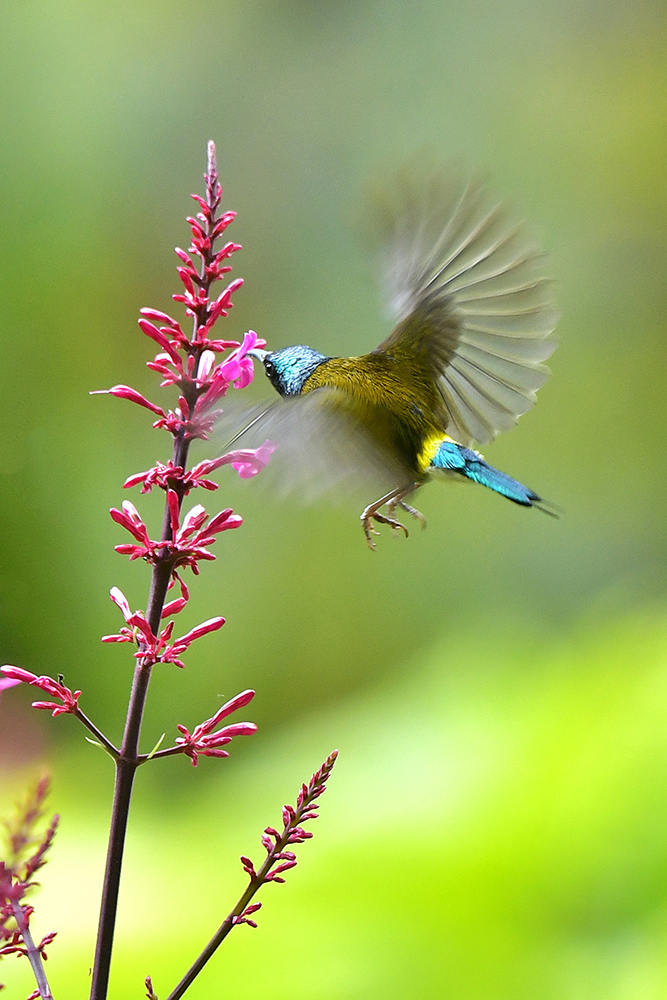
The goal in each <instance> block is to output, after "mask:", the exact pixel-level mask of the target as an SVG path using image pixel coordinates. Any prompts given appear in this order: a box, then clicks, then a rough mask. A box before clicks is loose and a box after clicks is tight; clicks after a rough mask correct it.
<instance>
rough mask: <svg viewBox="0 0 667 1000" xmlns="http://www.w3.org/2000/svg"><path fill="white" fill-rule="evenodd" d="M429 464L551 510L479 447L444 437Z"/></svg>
mask: <svg viewBox="0 0 667 1000" xmlns="http://www.w3.org/2000/svg"><path fill="white" fill-rule="evenodd" d="M430 468H431V469H433V470H435V469H440V470H442V471H444V472H458V473H459V474H460V475H461V476H465V478H466V479H471V480H472V481H473V482H474V483H481V484H482V486H488V487H489V489H491V490H495V492H496V493H500V494H501V495H502V496H504V497H507V499H508V500H512V501H513V502H514V503H518V504H521V505H522V506H523V507H539V508H540V509H541V510H544V511H545V513H547V514H551V513H552V511H550V510H548V509H546V508H545V507H544V506H543V503H544V501H543V500H542V497H540V496H538V494H537V493H534V492H533V491H532V490H529V489H528V487H527V486H524V485H523V483H520V482H518V481H517V480H516V479H512V477H511V476H508V475H506V473H504V472H501V471H500V469H494V467H493V466H492V465H489V463H488V462H486V461H485V460H484V459H483V458H482V456H481V455H479V454H478V453H477V452H476V451H473V450H472V449H471V448H464V447H463V445H460V444H457V443H456V442H455V441H447V440H445V441H443V442H442V443H441V444H440V446H439V447H438V450H437V452H436V453H435V455H434V456H433V458H432V460H431V466H430Z"/></svg>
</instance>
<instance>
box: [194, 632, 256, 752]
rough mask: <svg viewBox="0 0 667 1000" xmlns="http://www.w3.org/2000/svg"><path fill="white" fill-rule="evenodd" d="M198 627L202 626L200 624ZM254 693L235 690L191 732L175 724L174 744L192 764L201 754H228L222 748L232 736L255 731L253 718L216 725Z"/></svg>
mask: <svg viewBox="0 0 667 1000" xmlns="http://www.w3.org/2000/svg"><path fill="white" fill-rule="evenodd" d="M204 624H206V623H204ZM199 627H200V628H203V626H199ZM254 697H255V692H254V691H251V690H248V691H242V692H241V694H237V695H236V697H235V698H232V699H231V701H228V702H227V703H226V704H225V705H223V706H222V708H219V709H218V711H217V712H216V713H215V715H214V716H212V717H211V718H210V719H207V720H206V721H205V722H200V724H199V725H198V726H195V728H194V730H193V731H192V733H190V732H189V730H188V729H187V728H186V727H185V726H183V725H179V726H178V727H177V728H178V731H179V732H180V733H181V734H182V735H181V736H179V737H178V738H177V739H176V744H177V746H179V747H180V748H181V750H182V752H183V753H184V754H187V756H188V757H190V759H191V760H192V765H193V767H196V766H197V757H198V756H199V755H200V754H201V755H202V756H204V757H228V756H229V754H228V753H227V751H226V750H223V749H222V748H223V747H225V746H226V745H227V744H228V743H231V741H232V739H233V737H234V736H252V734H253V733H255V732H257V726H256V725H255V724H254V723H253V722H235V723H232V724H231V725H229V726H223V728H222V729H218V730H217V732H214V730H215V727H216V726H218V725H219V724H220V722H222V720H223V719H226V718H227V716H228V715H231V714H232V712H236V711H238V709H239V708H243V707H244V706H245V705H247V704H248V703H249V702H250V701H252V699H253V698H254Z"/></svg>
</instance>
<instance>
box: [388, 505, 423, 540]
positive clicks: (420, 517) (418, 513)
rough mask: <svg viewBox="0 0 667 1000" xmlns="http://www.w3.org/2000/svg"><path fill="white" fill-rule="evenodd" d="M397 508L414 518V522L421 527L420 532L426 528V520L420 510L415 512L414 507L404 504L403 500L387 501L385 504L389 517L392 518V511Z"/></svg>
mask: <svg viewBox="0 0 667 1000" xmlns="http://www.w3.org/2000/svg"><path fill="white" fill-rule="evenodd" d="M397 507H401V508H402V509H403V510H404V511H405V512H406V514H409V515H410V517H414V519H415V520H416V521H419V523H420V524H421V526H422V531H423V530H424V528H425V527H426V518H425V517H424V515H423V514H422V512H421V511H420V510H417V508H416V507H411V506H410V504H409V503H406V502H405V500H390V501H389V503H388V504H387V513H388V514H389V517H393V516H394V511H395V510H396V508H397ZM406 534H407V532H406Z"/></svg>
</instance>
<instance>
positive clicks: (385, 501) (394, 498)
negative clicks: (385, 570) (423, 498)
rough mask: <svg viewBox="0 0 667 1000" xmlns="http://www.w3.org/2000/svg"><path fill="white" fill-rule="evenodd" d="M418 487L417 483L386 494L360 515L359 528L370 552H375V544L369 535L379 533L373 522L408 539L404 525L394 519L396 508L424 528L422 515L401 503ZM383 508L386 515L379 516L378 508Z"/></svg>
mask: <svg viewBox="0 0 667 1000" xmlns="http://www.w3.org/2000/svg"><path fill="white" fill-rule="evenodd" d="M419 485H420V484H419V483H411V484H410V486H408V487H407V488H406V487H401V489H398V490H392V492H391V493H388V494H387V495H386V496H384V497H381V498H380V499H379V500H376V501H375V503H371V504H369V505H368V507H366V509H365V510H364V511H363V513H362V515H361V526H362V528H363V529H364V534H365V536H366V541H367V542H368V547H369V549H370V550H371V551H372V552H375V542H374V541H373V539H372V538H371V535H379V531H376V530H375V528H374V527H373V524H372V522H373V521H376V522H377V523H378V524H388V525H389V527H390V528H391V529H392V531H394V532H398V531H402V532H403V534H404V535H405V537H406V538H407V537H408V534H409V532H408V529H407V528H406V527H405V525H404V524H402V522H401V521H398V520H397V519H396V518H395V517H394V512H395V510H396V508H397V507H401V508H402V509H403V510H404V511H407V513H408V514H410V515H411V516H412V517H415V518H417V520H419V521H421V523H422V527H423V528H425V527H426V518H425V517H424V515H423V514H420V513H419V511H418V510H415V508H414V507H410V505H409V504H407V503H405V502H404V501H403V497H405V496H407V495H408V493H412V492H413V490H415V489H417V487H418V486H419ZM384 506H386V508H387V513H386V514H380V507H384Z"/></svg>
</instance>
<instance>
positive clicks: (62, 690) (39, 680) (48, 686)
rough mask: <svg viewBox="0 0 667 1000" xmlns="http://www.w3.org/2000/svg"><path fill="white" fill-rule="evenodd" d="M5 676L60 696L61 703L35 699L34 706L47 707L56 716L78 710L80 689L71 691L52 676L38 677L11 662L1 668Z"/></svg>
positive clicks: (54, 696)
mask: <svg viewBox="0 0 667 1000" xmlns="http://www.w3.org/2000/svg"><path fill="white" fill-rule="evenodd" d="M0 669H1V670H2V673H3V674H4V675H5V677H7V678H9V680H11V681H14V683H17V684H18V683H20V682H21V681H23V683H24V684H32V685H33V687H38V688H40V689H41V690H42V691H46V693H47V694H50V695H51V697H53V698H59V699H60V701H61V704H56V702H53V701H33V703H32V707H33V708H45V709H47V710H48V711H50V712H51V714H52V715H53V716H54V717H55V716H56V715H62V714H64V713H68V714H74V713H75V712H76V711H77V708H78V704H79V698H80V697H81V692H80V691H70V689H69V688H68V687H65V685H64V684H61V683H59V682H58V681H54V680H53V678H52V677H37V676H36V675H35V674H31V673H30V671H29V670H23V669H22V668H21V667H12V666H10V665H9V664H8V665H6V666H4V667H2V668H0Z"/></svg>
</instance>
